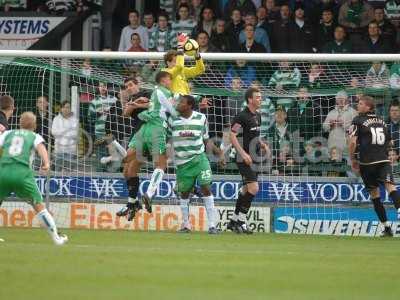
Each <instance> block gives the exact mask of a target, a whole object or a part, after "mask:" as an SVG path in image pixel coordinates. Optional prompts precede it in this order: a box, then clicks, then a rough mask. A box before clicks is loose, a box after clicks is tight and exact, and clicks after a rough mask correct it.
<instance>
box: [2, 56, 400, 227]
mask: <svg viewBox="0 0 400 300" xmlns="http://www.w3.org/2000/svg"><path fill="white" fill-rule="evenodd" d="M163 54H164V53H155V52H148V53H147V52H145V53H122V52H79V51H66V52H64V51H19V50H18V51H9V50H4V51H0V79H1V93H2V94H9V95H11V96H13V97H14V98H15V100H16V108H17V109H16V113H15V115H14V116H13V118H12V120H11V127H12V128H17V119H18V116H19V115H20V114H21V113H22V112H24V111H34V112H35V113H36V114H37V116H38V120H39V121H38V133H40V134H42V135H43V136H44V138H45V140H46V145H47V147H48V149H49V150H50V151H49V152H50V153H51V161H52V168H51V173H50V175H49V176H48V177H43V176H40V175H39V174H38V176H37V183H38V187H39V189H40V191H41V192H42V194H43V196H44V197H45V198H46V199H47V200H48V201H49V204H50V209H51V210H52V212H53V214H54V215H55V217H56V219H57V220H58V222H59V223H60V225H61V226H64V227H71V228H90V229H95V228H111V229H115V228H129V229H140V230H148V229H160V230H172V229H175V228H176V227H177V226H179V223H180V213H179V206H177V205H176V204H177V203H178V202H177V200H176V195H175V193H174V187H175V175H174V174H175V171H174V164H173V161H172V160H170V164H169V167H168V170H167V172H166V175H165V178H164V180H163V182H162V183H161V186H160V189H159V191H158V193H157V195H156V199H155V201H156V204H157V206H156V210H155V212H154V213H153V214H152V215H151V216H150V215H147V214H145V213H141V215H140V218H137V219H136V220H135V221H134V222H132V223H128V222H126V220H122V219H121V220H120V219H118V218H116V217H115V212H116V210H117V209H119V208H120V206H121V205H123V204H124V203H125V202H126V200H127V188H126V185H125V180H124V178H123V175H122V173H121V159H122V158H121V155H120V151H118V149H116V148H115V147H113V146H112V145H111V144H108V143H107V139H105V134H106V131H105V127H104V126H105V125H104V124H105V123H106V122H119V121H116V120H121V118H109V116H110V114H111V113H110V112H113V111H115V110H113V109H111V108H112V107H113V106H115V105H117V103H118V102H119V101H120V98H121V93H124V86H123V80H124V79H125V78H126V77H128V76H131V75H134V76H136V78H137V79H138V80H139V82H140V86H141V88H142V89H143V90H147V91H148V92H149V93H151V91H152V90H153V89H154V85H155V82H154V75H155V73H156V72H157V71H159V70H161V69H162V68H163V67H164V62H163ZM202 57H203V59H204V61H205V65H206V71H205V73H204V74H203V75H201V76H199V77H197V78H194V79H192V80H190V85H191V88H192V92H193V94H195V95H199V96H201V97H206V98H209V99H210V100H211V102H212V105H211V106H210V107H208V108H207V109H204V110H201V112H203V113H205V114H206V116H207V118H208V122H209V131H210V135H211V138H212V139H213V140H214V141H215V143H216V144H217V146H219V147H221V148H224V150H225V153H226V160H227V165H226V166H225V167H223V168H222V167H221V166H219V165H218V164H217V163H216V162H215V161H213V160H211V163H212V170H213V174H214V177H213V187H212V188H213V193H214V195H215V198H216V204H217V206H218V207H219V217H220V223H219V225H220V226H221V228H222V229H224V228H225V225H224V223H226V220H227V219H228V217H229V216H230V214H231V213H232V207H233V206H234V201H235V199H236V197H237V193H238V191H239V189H240V186H241V178H240V176H239V175H238V171H237V168H236V166H235V163H234V156H235V153H234V150H233V149H231V148H230V147H229V140H228V139H227V133H228V132H229V124H230V122H231V121H232V119H233V117H234V116H235V115H236V114H237V113H238V112H239V111H240V110H241V109H242V108H243V107H244V105H245V99H244V92H245V90H246V89H247V88H248V87H257V88H259V89H260V90H261V92H262V104H261V109H260V112H261V115H262V122H261V123H262V124H261V132H262V136H263V138H264V139H265V140H266V142H267V143H268V145H269V148H270V150H271V151H270V154H269V155H268V156H265V157H263V159H262V161H261V162H260V165H261V167H260V177H259V180H260V191H259V193H258V195H257V197H256V200H255V203H254V204H255V208H254V211H253V213H252V214H250V216H249V218H250V221H251V224H252V226H253V227H254V229H256V230H260V231H263V230H265V231H269V229H270V227H269V226H270V223H271V211H270V208H273V209H275V211H276V212H277V213H279V214H281V217H277V218H275V219H274V222H273V225H274V226H275V227H277V228H275V229H276V230H277V231H283V232H289V231H290V230H289V229H290V228H291V229H292V230H291V231H292V232H296V231H299V232H300V231H301V230H305V231H306V232H308V233H313V232H314V233H318V232H319V233H322V231H323V225H321V224H322V223H323V222H322V221H321V220H327V221H348V220H349V219H351V218H352V216H351V213H349V211H348V210H347V208H346V206H349V205H368V204H369V199H368V196H367V194H366V191H365V190H364V189H363V185H362V184H361V182H360V179H359V178H358V177H357V176H356V175H355V174H353V173H352V172H351V168H350V166H349V162H348V153H347V147H346V139H347V133H346V129H347V128H348V127H349V126H350V123H351V119H352V117H354V116H355V114H356V111H355V108H356V103H357V101H358V98H359V97H360V96H361V95H369V96H372V97H373V98H374V99H375V100H376V104H377V114H378V115H380V116H382V117H384V118H385V119H387V118H388V109H389V105H390V103H392V101H393V100H396V99H397V96H398V94H399V90H400V64H399V63H398V62H400V55H397V54H382V55H370V54H243V53H229V54H228V53H204V54H202ZM193 63H194V60H193V59H192V58H189V57H185V64H186V65H188V66H190V65H193ZM101 90H103V91H104V90H105V92H103V93H102V92H101ZM65 100H66V101H67V103H69V106H70V108H69V109H70V110H71V111H72V113H73V114H72V116H73V117H72V118H75V119H74V120H66V119H68V118H63V117H62V114H61V113H60V112H62V111H63V109H65V108H64V105H65V103H66V102H65ZM67 105H68V104H67ZM66 110H68V108H67V109H66ZM111 119H112V120H114V121H110V120H111ZM74 124H75V125H74ZM76 124H78V125H76ZM113 125H115V127H116V128H118V129H117V130H119V132H118V137H116V138H117V139H119V142H120V144H121V145H123V146H124V147H126V145H127V142H128V141H129V138H130V136H131V133H132V132H131V128H129V126H118V125H123V124H113ZM395 145H399V141H398V139H397V140H395ZM393 155H398V153H397V154H396V153H394V154H393ZM33 165H34V168H35V170H37V168H38V166H39V165H40V162H39V161H38V159H36V160H35V161H34V164H33ZM393 171H394V173H395V174H399V172H398V165H397V164H396V163H394V162H393ZM151 173H152V165H151V163H146V164H145V166H144V167H143V168H142V173H141V182H142V184H141V186H140V193H141V192H143V190H145V189H146V188H147V185H148V179H149V175H150V174H151ZM192 201H193V202H194V203H195V204H201V200H200V199H198V198H194V199H192ZM385 203H390V200H389V199H387V198H385ZM22 208H23V209H22ZM0 209H2V213H1V214H0V221H1V223H0V225H5V226H10V225H12V224H14V225H15V224H17V226H18V224H20V225H21V224H23V225H24V226H25V225H26V226H27V225H28V224H29V222H28V217H27V216H28V215H26V216H25V217H24V221H21V220H22V217H21V220H19V221H15V220H12V218H13V217H12V214H14V215H15V214H16V213H15V211H17V210H18V209H21V210H22V211H25V210H26V206H25V204H23V203H22V202H19V200H16V199H14V198H11V199H9V201H6V202H4V203H3V205H2V207H1V208H0ZM0 212H1V211H0ZM192 215H193V216H192V220H193V222H194V225H195V228H196V229H199V230H200V229H201V230H203V229H204V228H205V225H204V224H206V220H204V218H205V217H204V210H202V209H201V207H199V206H197V205H195V206H194V207H193V211H192ZM14 219H15V218H14ZM258 219H259V220H258ZM296 222H297V223H296ZM300 223H301V224H300ZM305 223H307V225H305ZM310 224H311V225H310ZM21 226H22V225H21ZM354 226H355V225H354ZM285 230H286V231H285ZM354 230H356V229H354ZM354 230H353V231H354Z"/></svg>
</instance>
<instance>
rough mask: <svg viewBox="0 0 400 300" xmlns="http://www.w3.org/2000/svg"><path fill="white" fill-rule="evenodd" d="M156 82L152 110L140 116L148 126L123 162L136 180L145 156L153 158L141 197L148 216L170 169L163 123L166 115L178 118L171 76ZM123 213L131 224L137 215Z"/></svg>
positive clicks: (163, 74)
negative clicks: (167, 169) (165, 172)
mask: <svg viewBox="0 0 400 300" xmlns="http://www.w3.org/2000/svg"><path fill="white" fill-rule="evenodd" d="M156 82H157V84H158V86H156V88H155V90H154V92H153V93H152V95H151V97H150V104H149V108H148V109H147V110H145V111H143V112H141V113H140V114H139V115H138V117H139V118H140V119H141V120H143V121H144V122H145V123H144V124H143V125H142V126H141V128H140V130H139V131H138V132H137V133H136V134H135V135H134V136H133V138H132V140H131V141H130V142H129V149H128V152H127V156H126V157H125V159H124V162H129V161H131V162H130V165H131V167H132V168H133V170H132V174H135V175H136V176H137V174H138V172H139V170H140V166H141V164H142V162H143V161H144V159H143V158H144V156H145V154H147V153H148V154H151V155H152V157H153V163H154V171H153V174H152V175H151V179H150V184H149V187H148V188H147V191H146V192H145V193H144V194H143V196H142V201H143V203H144V205H145V208H146V210H147V211H148V212H149V213H151V212H152V208H151V199H152V197H153V196H154V194H155V192H156V191H157V188H158V186H159V184H160V182H161V180H162V177H163V176H164V170H165V168H166V167H167V138H166V128H165V124H164V123H165V121H166V120H167V115H176V111H175V108H174V105H173V94H172V92H171V90H170V88H171V74H169V73H168V72H165V71H160V72H158V73H157V75H156ZM120 212H124V213H125V212H126V213H125V215H128V220H132V219H133V217H134V215H135V212H136V211H135V209H128V210H127V209H126V208H125V207H124V208H122V209H121V211H120ZM117 215H118V213H117ZM119 215H121V213H119Z"/></svg>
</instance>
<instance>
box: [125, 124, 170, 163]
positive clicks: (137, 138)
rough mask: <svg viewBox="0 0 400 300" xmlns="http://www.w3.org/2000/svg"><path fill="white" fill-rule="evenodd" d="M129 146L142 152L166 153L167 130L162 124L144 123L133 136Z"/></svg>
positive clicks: (152, 153)
mask: <svg viewBox="0 0 400 300" xmlns="http://www.w3.org/2000/svg"><path fill="white" fill-rule="evenodd" d="M128 147H129V148H131V149H134V150H136V152H138V151H142V153H149V154H151V155H155V154H165V153H166V152H167V131H166V129H165V128H164V127H162V126H160V125H153V124H149V123H146V124H143V125H142V127H141V128H140V129H139V131H138V132H136V134H135V135H134V136H133V137H132V139H131V140H130V142H129V145H128Z"/></svg>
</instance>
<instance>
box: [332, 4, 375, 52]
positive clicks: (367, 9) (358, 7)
mask: <svg viewBox="0 0 400 300" xmlns="http://www.w3.org/2000/svg"><path fill="white" fill-rule="evenodd" d="M338 19H339V24H340V25H342V26H343V27H344V28H345V29H346V32H347V33H348V35H349V39H350V41H351V43H352V44H353V46H354V48H356V49H358V48H360V47H361V45H362V37H363V32H364V28H365V27H367V26H368V24H369V23H370V22H371V21H372V20H373V19H374V10H373V8H372V6H371V5H369V4H368V3H366V2H364V1H363V0H347V1H346V2H345V3H343V4H342V6H341V7H340V10H339V18H338Z"/></svg>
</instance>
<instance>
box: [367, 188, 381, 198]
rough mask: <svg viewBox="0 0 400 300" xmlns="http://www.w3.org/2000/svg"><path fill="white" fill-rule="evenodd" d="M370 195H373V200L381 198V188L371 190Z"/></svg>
mask: <svg viewBox="0 0 400 300" xmlns="http://www.w3.org/2000/svg"><path fill="white" fill-rule="evenodd" d="M369 194H370V195H371V198H372V199H375V198H379V196H380V193H379V188H374V189H371V190H370V191H369Z"/></svg>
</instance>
